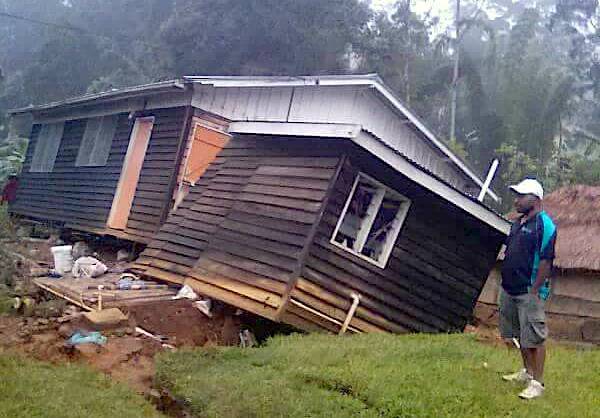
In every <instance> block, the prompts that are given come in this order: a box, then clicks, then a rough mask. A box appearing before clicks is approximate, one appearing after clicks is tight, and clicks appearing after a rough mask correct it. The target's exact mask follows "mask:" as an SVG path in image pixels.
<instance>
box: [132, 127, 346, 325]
mask: <svg viewBox="0 0 600 418" xmlns="http://www.w3.org/2000/svg"><path fill="white" fill-rule="evenodd" d="M339 143H340V141H336V140H311V139H307V138H273V137H253V136H235V137H233V138H232V139H231V140H230V141H229V143H228V144H227V145H226V147H225V148H224V149H223V150H222V151H221V153H220V154H219V157H218V158H217V159H216V160H215V162H214V163H213V164H211V166H210V168H209V170H208V171H207V172H206V173H205V175H204V176H203V177H202V178H201V181H200V182H199V183H198V184H197V185H196V186H195V187H193V188H192V189H191V192H190V194H189V195H188V196H187V197H186V198H185V199H184V201H183V202H182V204H181V205H180V207H179V208H178V209H177V211H175V212H174V213H173V214H171V216H169V218H168V219H167V221H166V223H165V225H164V226H163V227H162V228H161V230H160V231H159V233H158V234H157V235H156V237H155V239H154V240H153V241H152V242H151V243H150V244H149V245H148V248H147V249H146V250H145V251H144V252H143V253H142V254H141V256H140V258H139V259H138V260H137V262H136V264H135V265H134V266H133V267H134V268H135V269H137V270H138V271H140V272H141V273H144V274H146V275H149V276H153V277H156V278H160V279H163V280H167V281H171V282H178V283H183V282H184V281H186V280H187V283H189V284H190V285H191V286H193V287H195V288H196V289H197V290H199V291H200V292H202V293H204V294H208V295H211V296H212V297H216V298H219V299H221V300H224V301H226V302H229V303H232V304H233V305H235V306H239V307H241V308H244V309H247V310H249V311H251V312H254V313H257V314H261V315H264V316H267V317H270V318H274V316H275V314H276V311H277V308H278V307H279V306H280V305H281V303H282V298H283V297H284V294H285V293H286V287H287V285H288V282H289V281H290V279H291V278H293V277H297V276H298V273H299V271H300V260H301V254H302V252H303V250H304V249H305V248H307V247H308V244H309V242H310V240H309V237H310V236H311V231H312V230H314V227H313V225H316V223H317V222H316V220H317V219H318V217H319V216H320V211H321V210H322V209H323V208H324V206H323V204H322V202H323V201H324V199H325V196H326V194H327V190H328V187H329V184H330V180H331V178H332V177H333V176H334V173H335V172H336V168H337V166H338V163H339V161H340V155H339V151H338V149H337V148H336V147H335V146H331V145H332V144H339ZM288 322H292V323H295V324H296V325H299V326H303V327H304V328H306V327H307V326H309V325H308V324H302V320H301V319H300V318H289V319H288Z"/></svg>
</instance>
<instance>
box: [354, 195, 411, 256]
mask: <svg viewBox="0 0 600 418" xmlns="http://www.w3.org/2000/svg"><path fill="white" fill-rule="evenodd" d="M402 203H403V201H402V200H400V199H398V198H396V197H394V196H392V195H391V194H390V193H389V192H386V194H385V197H384V198H383V201H382V203H381V206H379V210H378V211H377V215H376V216H375V220H374V222H373V225H372V226H371V229H370V230H369V234H368V236H367V240H366V242H365V246H364V247H363V249H362V250H361V254H364V255H366V256H368V257H370V258H372V259H374V260H376V261H380V260H381V256H382V254H383V250H384V247H385V245H386V243H387V242H388V241H389V240H390V237H391V236H392V235H393V232H394V229H395V228H394V226H395V222H396V220H397V217H398V212H399V211H400V208H401V206H402ZM391 244H392V245H393V243H391Z"/></svg>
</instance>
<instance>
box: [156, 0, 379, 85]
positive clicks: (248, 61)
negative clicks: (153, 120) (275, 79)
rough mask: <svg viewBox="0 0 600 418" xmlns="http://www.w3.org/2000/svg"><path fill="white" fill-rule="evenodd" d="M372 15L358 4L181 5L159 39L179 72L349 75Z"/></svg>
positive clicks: (254, 0)
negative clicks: (355, 50)
mask: <svg viewBox="0 0 600 418" xmlns="http://www.w3.org/2000/svg"><path fill="white" fill-rule="evenodd" d="M370 15H371V12H370V9H369V7H368V5H367V4H366V3H363V2H362V1H359V0H329V1H320V0H247V1H243V2H240V1H238V0H216V1H206V0H203V1H198V0H182V1H180V2H177V3H176V4H175V9H174V12H173V14H172V15H171V17H170V18H169V20H168V21H167V22H166V23H165V25H164V26H163V28H162V31H161V35H162V38H163V41H164V44H165V45H166V46H167V47H168V48H169V49H170V50H171V51H173V52H172V59H173V63H174V70H175V73H177V74H249V75H252V74H288V75H302V74H304V75H306V74H323V73H328V72H345V71H348V54H347V53H348V51H349V48H350V47H351V46H352V45H354V44H356V43H357V42H358V38H359V36H360V34H361V33H362V32H363V31H364V30H365V28H366V26H367V24H368V22H369V19H370Z"/></svg>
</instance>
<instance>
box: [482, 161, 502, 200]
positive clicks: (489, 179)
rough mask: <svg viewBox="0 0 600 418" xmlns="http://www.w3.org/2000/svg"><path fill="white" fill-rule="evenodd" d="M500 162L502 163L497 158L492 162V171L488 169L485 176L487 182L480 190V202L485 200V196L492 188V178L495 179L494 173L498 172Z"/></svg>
mask: <svg viewBox="0 0 600 418" xmlns="http://www.w3.org/2000/svg"><path fill="white" fill-rule="evenodd" d="M498 164H500V162H499V161H498V159H497V158H496V159H495V160H494V161H493V162H492V166H491V167H490V171H488V174H487V177H486V178H485V182H484V183H483V186H482V187H481V191H480V192H479V197H478V198H477V200H479V201H480V202H483V198H484V197H485V195H486V193H487V191H488V189H489V188H490V184H491V183H492V180H493V179H494V175H495V174H496V170H497V169H498Z"/></svg>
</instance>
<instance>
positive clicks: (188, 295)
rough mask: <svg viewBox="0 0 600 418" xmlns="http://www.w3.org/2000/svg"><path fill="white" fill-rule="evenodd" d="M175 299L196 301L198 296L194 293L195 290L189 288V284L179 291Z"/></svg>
mask: <svg viewBox="0 0 600 418" xmlns="http://www.w3.org/2000/svg"><path fill="white" fill-rule="evenodd" d="M173 299H189V300H196V299H198V295H197V294H196V292H194V289H192V288H191V287H189V286H188V285H187V284H186V285H185V286H183V287H182V288H181V289H179V292H177V295H175V296H173Z"/></svg>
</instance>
